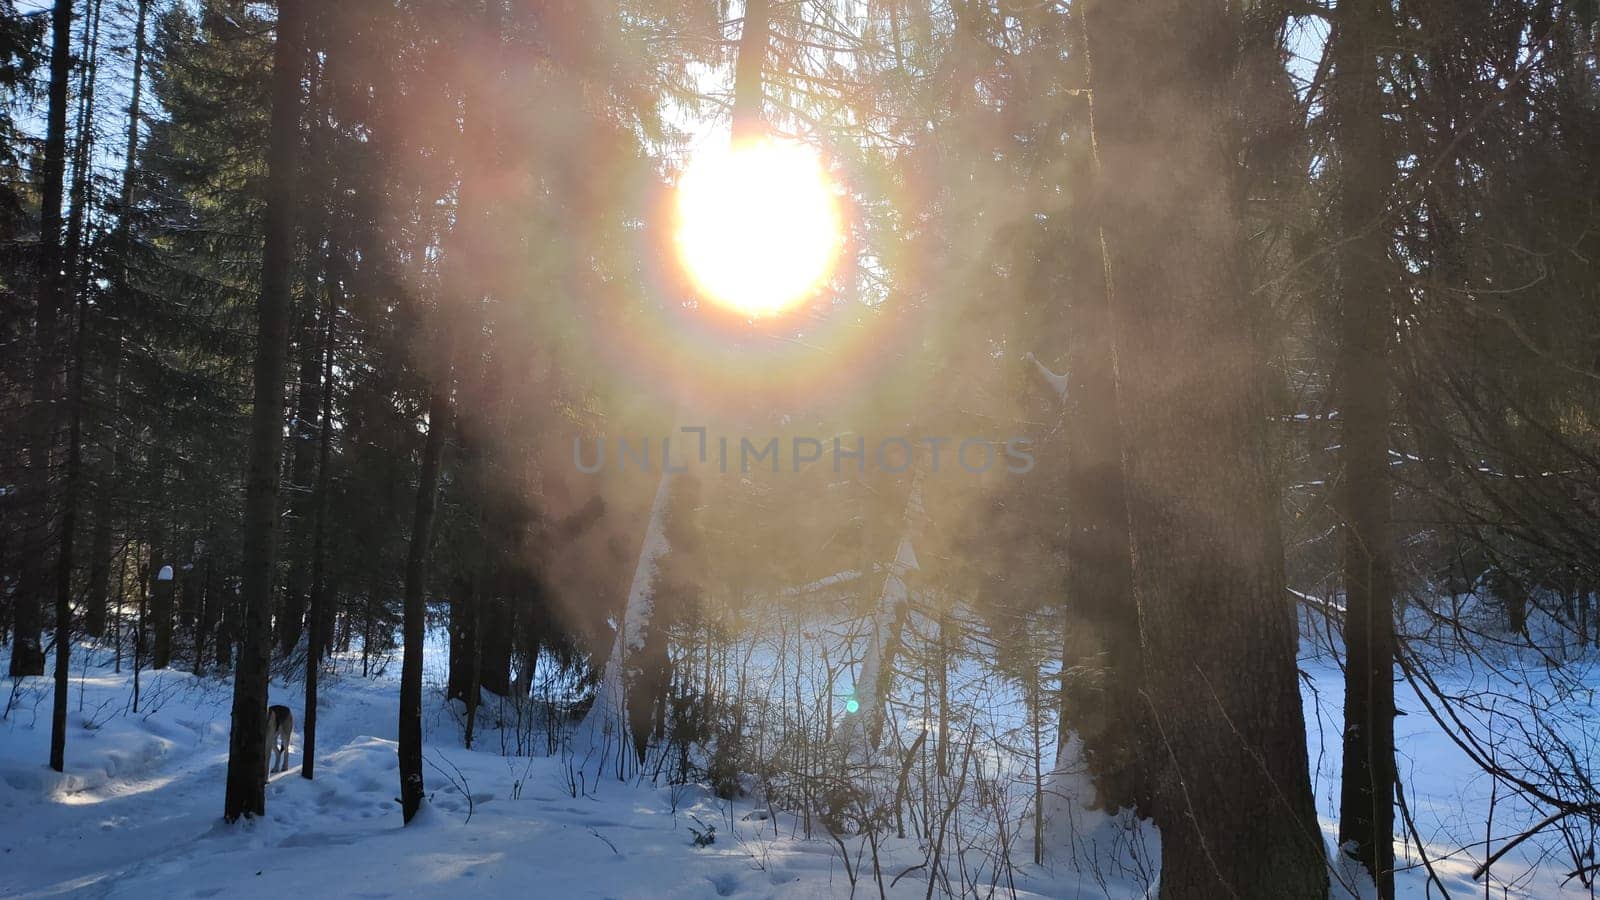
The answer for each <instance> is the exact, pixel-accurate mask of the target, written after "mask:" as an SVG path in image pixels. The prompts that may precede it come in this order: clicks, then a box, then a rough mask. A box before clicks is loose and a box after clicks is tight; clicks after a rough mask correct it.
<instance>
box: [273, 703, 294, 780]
mask: <svg viewBox="0 0 1600 900" xmlns="http://www.w3.org/2000/svg"><path fill="white" fill-rule="evenodd" d="M293 734H294V713H292V712H290V711H289V707H287V706H269V707H267V777H269V778H270V777H271V776H272V773H273V772H282V771H283V770H285V769H287V768H289V737H290V736H291V735H293Z"/></svg>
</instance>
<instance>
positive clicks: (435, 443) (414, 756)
mask: <svg viewBox="0 0 1600 900" xmlns="http://www.w3.org/2000/svg"><path fill="white" fill-rule="evenodd" d="M449 422H450V379H449V376H448V374H447V375H446V376H445V379H444V383H443V384H438V385H435V386H434V389H433V394H432V399H431V400H430V401H429V403H428V438H427V440H426V441H425V442H424V443H423V447H422V466H421V469H420V471H419V473H418V475H417V507H416V514H415V516H414V517H413V519H412V526H411V549H410V551H409V552H408V553H407V554H406V595H405V621H404V624H403V625H402V626H401V627H402V631H403V632H404V634H405V650H404V655H403V656H402V657H401V660H400V813H401V815H402V816H403V817H404V819H405V821H406V822H408V823H409V822H410V821H411V819H412V817H413V816H415V815H416V814H417V810H418V809H419V808H421V806H422V640H423V624H424V623H423V617H424V615H425V614H426V612H427V610H426V607H425V604H424V597H425V594H426V590H427V565H428V542H429V539H430V538H431V537H432V532H433V513H434V509H435V507H436V506H437V504H438V499H439V461H440V458H441V457H443V455H444V435H445V429H447V428H448V427H449Z"/></svg>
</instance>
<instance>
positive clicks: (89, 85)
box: [50, 3, 100, 772]
mask: <svg viewBox="0 0 1600 900" xmlns="http://www.w3.org/2000/svg"><path fill="white" fill-rule="evenodd" d="M99 38H100V4H99V3H93V4H92V10H91V13H90V17H89V19H88V21H87V23H86V25H85V28H84V35H83V44H84V59H83V73H82V76H81V79H82V80H81V84H82V92H81V96H80V100H79V110H78V146H77V152H76V153H75V154H74V156H75V159H74V160H73V173H72V217H71V222H70V223H69V225H68V227H67V249H66V253H65V254H64V259H63V261H62V268H63V269H64V270H65V275H64V277H65V278H66V280H67V294H68V296H76V297H77V316H76V317H75V319H74V321H75V323H76V326H75V328H74V331H73V338H72V358H71V361H70V365H71V370H70V371H71V376H70V378H69V379H68V382H67V396H66V403H67V419H68V422H69V425H68V428H67V471H66V478H65V483H64V484H63V485H62V490H61V546H60V549H59V550H58V551H57V554H56V672H55V676H56V677H55V682H56V683H55V697H54V702H53V704H52V709H51V714H50V768H52V769H55V770H56V771H57V772H62V771H65V770H66V759H67V699H68V695H69V694H70V693H71V690H70V683H69V682H70V679H71V675H72V658H71V655H72V544H73V540H74V538H75V537H76V536H77V526H78V494H79V491H80V487H81V482H82V479H83V366H84V338H85V332H86V330H87V328H88V322H87V320H86V318H85V317H86V314H87V312H88V310H87V306H86V305H85V303H84V302H83V293H82V290H81V285H80V284H79V278H78V277H77V276H78V255H79V251H80V250H81V248H82V245H83V229H84V222H85V219H86V217H87V215H88V211H87V204H88V193H89V191H88V184H89V174H88V170H89V148H90V144H91V135H92V133H93V123H94V75H95V66H94V57H95V51H96V49H97V47H98V44H99ZM65 300H66V298H65V297H63V298H62V302H63V303H65Z"/></svg>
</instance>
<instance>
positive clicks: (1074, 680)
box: [1058, 48, 1149, 812]
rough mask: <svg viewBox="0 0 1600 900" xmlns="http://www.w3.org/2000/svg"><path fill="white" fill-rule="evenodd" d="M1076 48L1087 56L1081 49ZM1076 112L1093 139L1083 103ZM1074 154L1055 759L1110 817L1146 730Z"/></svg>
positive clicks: (1096, 288) (1139, 766)
mask: <svg viewBox="0 0 1600 900" xmlns="http://www.w3.org/2000/svg"><path fill="white" fill-rule="evenodd" d="M1080 49H1081V51H1082V52H1083V53H1084V56H1085V58H1087V56H1088V54H1087V49H1086V48H1080ZM1086 114H1087V116H1088V118H1089V123H1088V124H1089V127H1090V130H1091V133H1092V130H1093V127H1094V99H1093V98H1092V97H1090V99H1089V100H1088V105H1087V110H1086ZM1085 156H1086V159H1085V160H1084V161H1085V162H1086V163H1087V166H1086V169H1087V174H1088V175H1089V181H1090V183H1091V184H1092V185H1094V187H1093V188H1091V191H1090V192H1089V195H1090V202H1089V203H1088V204H1085V206H1084V207H1083V208H1080V209H1078V210H1077V215H1075V216H1074V217H1073V218H1074V224H1073V229H1074V230H1073V233H1072V234H1070V235H1069V236H1068V242H1069V256H1070V260H1071V262H1072V265H1073V271H1074V276H1075V283H1076V284H1077V286H1078V289H1077V291H1076V292H1075V293H1074V295H1073V296H1072V298H1071V300H1070V303H1069V307H1068V311H1067V312H1068V322H1069V324H1070V332H1069V334H1070V338H1069V346H1068V353H1067V355H1068V358H1069V359H1071V360H1072V365H1071V367H1070V368H1069V369H1068V372H1067V379H1068V381H1067V393H1066V398H1065V401H1066V409H1065V414H1064V420H1063V425H1064V427H1063V429H1062V430H1063V432H1064V433H1065V434H1066V439H1067V441H1068V446H1067V473H1066V485H1065V487H1066V504H1067V510H1068V512H1067V573H1066V585H1065V587H1066V598H1065V603H1064V604H1063V612H1064V615H1063V617H1062V625H1063V629H1064V632H1065V634H1064V641H1063V650H1064V653H1063V658H1062V662H1063V665H1062V684H1061V728H1060V730H1059V732H1058V737H1059V740H1060V742H1061V744H1060V746H1059V747H1058V757H1061V760H1058V761H1064V758H1065V754H1066V753H1067V752H1069V750H1068V744H1069V742H1070V739H1071V738H1072V736H1074V735H1076V736H1077V737H1078V739H1079V740H1081V741H1082V742H1083V747H1082V751H1083V755H1084V759H1085V761H1086V762H1087V763H1088V768H1089V773H1090V777H1091V778H1092V780H1093V782H1094V794H1095V796H1094V802H1095V803H1096V804H1097V805H1098V806H1099V807H1100V808H1101V809H1103V810H1106V811H1108V812H1109V811H1116V810H1118V809H1121V808H1125V807H1126V808H1140V807H1142V806H1144V805H1145V804H1147V802H1148V800H1149V771H1148V759H1147V758H1146V754H1147V752H1148V747H1147V744H1148V728H1147V726H1148V724H1149V723H1148V719H1147V717H1146V716H1145V715H1144V712H1145V709H1144V704H1143V703H1142V702H1141V700H1140V697H1139V692H1140V686H1141V682H1142V679H1143V661H1142V659H1141V649H1140V646H1139V612H1138V608H1137V607H1136V606H1135V605H1134V599H1133V558H1132V552H1131V548H1130V547H1129V543H1128V502H1127V494H1126V491H1125V488H1124V482H1123V477H1122V428H1121V424H1120V422H1119V421H1118V419H1117V406H1116V377H1115V360H1114V358H1113V355H1112V336H1111V308H1110V302H1111V298H1110V295H1109V288H1110V285H1109V283H1108V280H1107V278H1106V266H1105V258H1104V255H1105V234H1104V232H1103V230H1102V229H1101V222H1102V221H1103V218H1102V201H1101V200H1100V199H1099V198H1098V196H1097V195H1096V192H1097V191H1098V190H1099V188H1100V187H1101V185H1102V179H1101V178H1100V174H1099V162H1098V157H1097V153H1096V150H1095V148H1094V147H1093V146H1092V145H1091V146H1090V147H1089V148H1088V152H1087V153H1086V154H1085Z"/></svg>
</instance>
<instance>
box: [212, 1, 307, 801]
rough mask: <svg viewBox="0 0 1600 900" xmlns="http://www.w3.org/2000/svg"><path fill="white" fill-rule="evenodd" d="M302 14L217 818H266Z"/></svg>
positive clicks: (265, 316)
mask: <svg viewBox="0 0 1600 900" xmlns="http://www.w3.org/2000/svg"><path fill="white" fill-rule="evenodd" d="M303 16H304V8H303V6H302V4H301V2H300V0H280V2H279V4H278V25H277V40H276V44H275V50H274V56H273V64H272V79H273V91H272V131H271V143H270V149H269V151H268V157H267V160H268V161H267V167H268V168H267V171H268V181H269V187H268V196H267V226H266V230H267V239H266V247H265V250H264V251H263V253H262V276H261V300H260V305H259V327H258V329H257V334H256V341H257V345H256V366H255V408H254V412H253V414H252V419H251V444H250V473H249V480H248V482H247V492H246V496H245V518H244V567H243V573H244V597H243V604H244V621H243V630H242V634H241V637H240V640H239V658H238V664H237V666H236V668H235V674H234V686H233V723H232V730H231V732H230V738H229V746H228V790H227V796H226V802H225V805H224V810H223V818H224V819H226V820H227V821H229V822H233V821H236V820H237V819H238V818H239V817H240V816H241V815H247V816H248V815H255V816H259V815H263V814H264V813H265V812H266V772H267V762H268V760H267V759H266V711H267V677H268V673H267V664H268V662H269V660H270V658H271V653H272V648H271V635H272V632H271V618H270V616H271V600H272V590H273V583H274V580H275V579H274V576H275V565H274V562H275V559H276V552H275V551H276V545H277V518H278V502H277V497H278V463H279V454H280V452H281V449H282V444H283V435H282V431H283V376H284V368H285V358H286V356H287V354H288V346H287V342H288V337H289V335H288V319H289V287H290V285H289V272H290V267H291V261H292V257H293V252H294V251H293V248H294V212H295V210H296V208H297V205H296V200H295V197H296V195H295V180H296V179H295V168H296V165H297V161H296V157H297V150H298V148H299V145H300V102H301V97H300V94H301V78H302V75H303V74H304V66H305V59H304V40H305V22H304V18H303Z"/></svg>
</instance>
